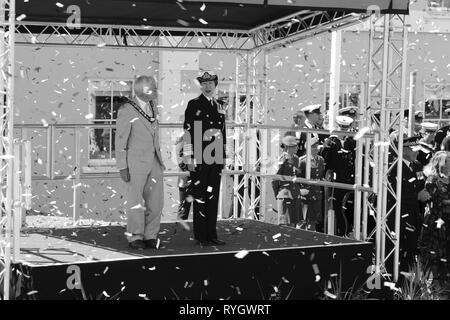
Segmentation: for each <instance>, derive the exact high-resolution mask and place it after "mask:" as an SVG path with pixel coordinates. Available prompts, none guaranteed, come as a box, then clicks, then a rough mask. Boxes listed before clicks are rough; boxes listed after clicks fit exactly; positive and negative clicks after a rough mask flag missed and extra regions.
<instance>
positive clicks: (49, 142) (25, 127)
mask: <svg viewBox="0 0 450 320" xmlns="http://www.w3.org/2000/svg"><path fill="white" fill-rule="evenodd" d="M226 125H227V128H228V129H236V128H243V129H244V130H245V129H246V128H247V127H248V126H249V125H248V124H244V123H241V124H237V123H231V122H227V124H226ZM15 127H16V129H18V130H20V135H21V138H22V139H28V137H29V130H33V129H34V130H36V129H41V130H42V129H43V130H46V131H47V132H46V135H45V136H46V151H47V163H46V174H45V175H44V176H42V175H40V176H39V175H34V176H31V177H30V179H31V180H32V181H57V180H58V181H61V180H68V181H72V184H73V185H72V189H73V198H72V202H73V203H72V206H71V207H72V210H73V211H72V219H73V223H74V224H76V223H77V217H78V215H77V207H78V205H77V204H78V203H77V202H78V187H79V186H80V185H81V181H84V180H98V179H105V178H107V179H119V178H120V175H119V173H118V171H117V170H114V169H111V171H107V172H89V173H85V172H83V171H82V170H81V168H82V161H81V152H80V149H81V148H80V147H81V146H82V144H81V141H80V138H81V133H80V131H81V130H86V129H87V130H92V129H115V124H114V123H110V124H90V123H86V124H48V125H45V126H43V125H41V124H18V125H16V126H15ZM159 128H160V129H176V128H180V129H181V128H182V124H181V123H161V124H159ZM58 129H69V130H73V137H74V143H73V145H74V149H75V150H74V153H75V157H74V164H73V170H72V173H71V174H70V175H56V174H55V170H54V168H55V154H56V148H55V132H56V131H57V130H58ZM250 129H257V130H280V131H281V130H286V131H299V132H305V133H306V136H307V141H306V149H307V152H306V172H305V177H304V178H300V177H292V176H280V175H276V174H262V173H260V172H256V171H249V170H246V169H247V168H246V167H244V168H243V170H229V169H230V168H228V167H226V168H225V169H224V170H223V171H222V176H234V179H239V175H241V178H242V176H243V175H247V176H248V177H261V178H266V179H277V180H282V181H291V182H295V183H301V184H307V185H315V186H322V187H328V188H338V189H344V190H350V191H355V192H358V193H368V192H372V191H373V190H374V188H373V186H369V185H367V183H366V184H364V185H357V184H345V183H340V182H332V181H326V180H312V179H311V156H310V155H311V135H312V134H313V133H317V134H328V135H329V134H333V135H337V136H355V135H356V134H357V132H350V131H333V132H330V131H328V130H323V129H309V128H293V127H290V126H275V125H260V124H251V125H250ZM241 134H243V135H245V134H246V132H242V133H241ZM374 138H375V135H374V134H371V133H367V134H365V135H364V137H363V138H362V140H365V141H368V140H372V139H374ZM280 139H281V135H280ZM256 147H257V146H254V148H256ZM28 148H29V152H28V153H27V155H28V158H27V159H26V160H25V161H26V162H27V163H28V164H29V166H31V146H30V145H28ZM250 148H252V146H250ZM234 165H235V164H234ZM250 167H251V166H249V167H248V168H250ZM359 174H362V173H359ZM30 175H31V173H30ZM188 175H189V172H181V171H165V172H164V174H163V176H164V178H167V177H182V176H188ZM365 180H366V179H365ZM265 181H267V180H265ZM365 182H367V181H365ZM30 185H31V183H30ZM236 192H238V190H234V193H236ZM30 193H31V192H30ZM220 197H221V198H220V200H219V217H220V218H223V207H224V204H223V201H224V199H225V198H224V187H223V185H222V183H221V191H220ZM261 197H263V198H264V199H265V197H266V195H265V194H263V195H261ZM264 203H265V202H264ZM261 209H262V211H261V212H263V211H264V210H265V209H266V208H261ZM235 211H237V210H234V211H233V217H234V218H237V212H235ZM278 214H280V213H278ZM329 218H330V217H329ZM330 219H331V218H330ZM358 223H359V222H358ZM363 223H364V221H363ZM328 233H333V232H332V231H331V230H330V231H329V232H328Z"/></svg>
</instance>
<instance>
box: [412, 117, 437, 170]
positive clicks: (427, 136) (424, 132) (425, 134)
mask: <svg viewBox="0 0 450 320" xmlns="http://www.w3.org/2000/svg"><path fill="white" fill-rule="evenodd" d="M421 127H422V128H421V131H420V137H421V138H420V142H422V143H423V144H426V145H428V146H429V148H428V149H431V150H432V151H431V152H428V153H427V152H425V151H424V150H425V149H423V148H422V149H421V150H420V151H419V154H418V155H417V161H419V162H420V163H421V164H422V165H423V166H426V165H427V164H428V162H430V159H431V157H432V156H433V154H434V152H435V151H436V150H438V148H437V147H436V139H435V138H436V133H437V131H438V129H439V125H438V124H436V123H432V122H422V123H421Z"/></svg>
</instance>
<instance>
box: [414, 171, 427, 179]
mask: <svg viewBox="0 0 450 320" xmlns="http://www.w3.org/2000/svg"><path fill="white" fill-rule="evenodd" d="M416 176H417V180H423V179H425V176H424V174H423V171H418V172H416Z"/></svg>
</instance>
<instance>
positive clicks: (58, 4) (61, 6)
mask: <svg viewBox="0 0 450 320" xmlns="http://www.w3.org/2000/svg"><path fill="white" fill-rule="evenodd" d="M56 6H57V7H60V8H64V5H63V4H62V3H60V2H57V3H56Z"/></svg>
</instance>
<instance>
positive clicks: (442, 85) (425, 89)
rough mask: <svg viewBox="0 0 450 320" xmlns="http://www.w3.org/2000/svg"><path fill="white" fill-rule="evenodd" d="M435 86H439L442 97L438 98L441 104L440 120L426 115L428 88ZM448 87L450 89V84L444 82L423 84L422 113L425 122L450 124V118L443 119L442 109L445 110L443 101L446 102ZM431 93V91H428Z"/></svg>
mask: <svg viewBox="0 0 450 320" xmlns="http://www.w3.org/2000/svg"><path fill="white" fill-rule="evenodd" d="M433 86H437V87H439V92H440V95H439V96H438V99H436V100H438V101H439V102H440V107H439V117H438V118H428V117H427V115H426V113H425V103H426V101H427V95H426V92H427V88H430V87H433ZM445 87H448V88H450V83H442V82H424V83H423V106H422V108H421V111H422V112H423V119H424V121H432V122H437V123H438V124H441V123H446V122H450V116H449V117H448V118H443V117H442V112H443V110H442V108H443V102H442V101H443V100H444V88H445ZM428 91H429V89H428ZM445 100H450V99H445Z"/></svg>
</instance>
